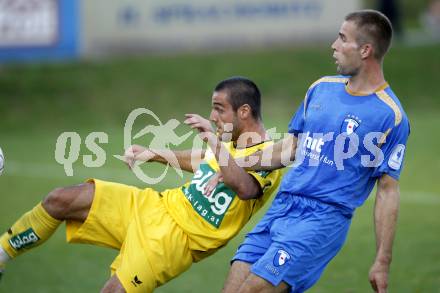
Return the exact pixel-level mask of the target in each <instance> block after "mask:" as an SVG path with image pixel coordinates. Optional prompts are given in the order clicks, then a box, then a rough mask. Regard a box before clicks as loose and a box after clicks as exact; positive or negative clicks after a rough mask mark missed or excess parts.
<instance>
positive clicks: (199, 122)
mask: <svg viewBox="0 0 440 293" xmlns="http://www.w3.org/2000/svg"><path fill="white" fill-rule="evenodd" d="M183 123H185V124H186V125H188V126H190V127H191V128H192V129H197V130H198V131H199V132H214V129H213V128H212V125H211V122H209V120H208V119H205V118H203V117H202V116H200V115H197V114H185V121H183Z"/></svg>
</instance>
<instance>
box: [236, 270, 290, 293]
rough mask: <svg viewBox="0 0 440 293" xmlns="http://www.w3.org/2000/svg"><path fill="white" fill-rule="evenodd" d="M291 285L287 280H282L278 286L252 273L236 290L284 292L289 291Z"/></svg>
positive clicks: (268, 292)
mask: <svg viewBox="0 0 440 293" xmlns="http://www.w3.org/2000/svg"><path fill="white" fill-rule="evenodd" d="M289 289H290V286H289V285H287V284H286V283H285V282H281V283H280V284H279V285H278V286H274V285H272V284H271V283H269V282H268V281H266V280H265V279H263V278H261V277H259V276H257V275H254V274H253V273H250V274H249V276H248V277H247V278H246V280H245V281H244V282H243V283H242V284H241V286H240V288H239V289H238V290H237V291H236V292H239V293H253V292H260V293H284V292H289Z"/></svg>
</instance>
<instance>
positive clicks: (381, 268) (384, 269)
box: [368, 261, 389, 293]
mask: <svg viewBox="0 0 440 293" xmlns="http://www.w3.org/2000/svg"><path fill="white" fill-rule="evenodd" d="M388 272H389V265H388V264H384V263H380V262H378V261H375V262H374V264H373V266H372V267H371V269H370V273H369V275H368V277H369V279H370V284H371V287H372V288H373V290H374V291H375V292H377V293H386V292H387V287H388Z"/></svg>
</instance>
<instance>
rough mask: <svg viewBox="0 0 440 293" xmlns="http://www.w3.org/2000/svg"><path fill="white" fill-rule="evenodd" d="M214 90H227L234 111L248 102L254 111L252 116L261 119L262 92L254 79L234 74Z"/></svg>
mask: <svg viewBox="0 0 440 293" xmlns="http://www.w3.org/2000/svg"><path fill="white" fill-rule="evenodd" d="M214 91H216V92H221V91H225V92H226V93H227V97H228V100H229V103H230V104H231V106H232V109H233V110H234V111H237V110H238V108H240V107H241V106H243V105H244V104H248V105H249V106H250V108H251V111H252V117H253V118H254V119H255V120H260V119H261V93H260V90H259V89H258V87H257V85H256V84H255V83H254V82H253V81H252V80H250V79H247V78H245V77H241V76H234V77H231V78H228V79H225V80H223V81H221V82H220V83H219V84H218V85H217V86H216V87H215V89H214Z"/></svg>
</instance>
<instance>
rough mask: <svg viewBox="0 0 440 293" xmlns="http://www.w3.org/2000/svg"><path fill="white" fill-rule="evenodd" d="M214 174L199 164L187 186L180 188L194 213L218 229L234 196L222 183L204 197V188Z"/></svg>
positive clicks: (204, 164)
mask: <svg viewBox="0 0 440 293" xmlns="http://www.w3.org/2000/svg"><path fill="white" fill-rule="evenodd" d="M214 174H215V171H214V170H213V169H212V168H211V167H210V166H209V165H208V164H206V163H203V164H200V169H199V170H197V171H196V172H195V173H194V177H193V178H192V180H191V182H190V183H189V185H188V186H184V187H182V191H183V194H184V195H185V197H186V199H187V200H188V201H189V202H190V203H191V205H192V207H193V209H194V211H195V212H196V213H198V214H199V215H200V216H201V217H202V218H203V219H204V220H205V221H207V222H208V223H209V224H211V225H213V226H214V227H216V228H218V227H220V224H221V222H222V220H223V217H224V216H225V214H226V212H227V210H228V208H229V206H230V205H231V203H232V201H233V200H234V198H235V196H236V195H235V193H234V192H233V191H232V190H231V189H230V188H228V187H226V185H225V184H224V183H223V182H222V183H219V184H217V187H216V188H215V189H214V191H213V192H212V194H211V195H209V196H207V195H204V194H203V192H204V189H205V186H206V184H207V183H208V181H209V179H210V178H211V177H212V176H213V175H214Z"/></svg>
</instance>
